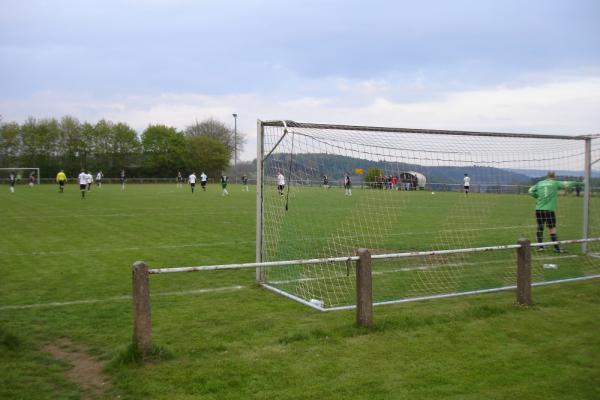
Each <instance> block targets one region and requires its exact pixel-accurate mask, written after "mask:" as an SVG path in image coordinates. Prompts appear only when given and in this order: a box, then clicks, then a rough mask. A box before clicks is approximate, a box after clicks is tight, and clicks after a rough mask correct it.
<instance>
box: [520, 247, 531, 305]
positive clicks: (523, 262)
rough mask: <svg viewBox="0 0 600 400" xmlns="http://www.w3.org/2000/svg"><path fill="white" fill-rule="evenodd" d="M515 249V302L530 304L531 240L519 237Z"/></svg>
mask: <svg viewBox="0 0 600 400" xmlns="http://www.w3.org/2000/svg"><path fill="white" fill-rule="evenodd" d="M517 243H518V244H520V245H521V247H519V248H518V249H517V303H518V304H519V305H522V306H530V305H531V304H532V302H531V242H530V241H529V239H519V240H518V242H517Z"/></svg>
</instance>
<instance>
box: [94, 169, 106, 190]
mask: <svg viewBox="0 0 600 400" xmlns="http://www.w3.org/2000/svg"><path fill="white" fill-rule="evenodd" d="M103 176H104V175H103V174H102V171H98V173H97V174H96V186H98V188H101V187H102V177H103Z"/></svg>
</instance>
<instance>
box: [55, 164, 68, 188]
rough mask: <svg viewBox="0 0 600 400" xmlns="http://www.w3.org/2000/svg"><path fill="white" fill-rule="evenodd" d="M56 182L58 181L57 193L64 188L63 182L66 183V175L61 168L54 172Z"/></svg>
mask: <svg viewBox="0 0 600 400" xmlns="http://www.w3.org/2000/svg"><path fill="white" fill-rule="evenodd" d="M56 183H58V193H62V192H64V190H65V183H67V175H65V171H63V170H62V169H61V170H60V171H59V172H58V174H56Z"/></svg>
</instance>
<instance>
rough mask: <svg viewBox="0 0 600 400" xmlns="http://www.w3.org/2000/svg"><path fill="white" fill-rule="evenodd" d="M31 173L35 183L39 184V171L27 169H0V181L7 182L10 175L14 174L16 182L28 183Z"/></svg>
mask: <svg viewBox="0 0 600 400" xmlns="http://www.w3.org/2000/svg"><path fill="white" fill-rule="evenodd" d="M32 173H33V177H34V178H35V183H36V184H38V185H39V184H40V169H39V168H29V167H14V168H0V180H2V181H7V180H8V177H9V176H10V174H15V177H16V179H17V182H20V183H29V177H30V176H31V174H32Z"/></svg>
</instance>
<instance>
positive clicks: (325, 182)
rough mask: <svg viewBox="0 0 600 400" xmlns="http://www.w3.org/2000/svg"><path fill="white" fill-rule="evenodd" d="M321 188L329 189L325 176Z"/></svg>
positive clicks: (327, 179)
mask: <svg viewBox="0 0 600 400" xmlns="http://www.w3.org/2000/svg"><path fill="white" fill-rule="evenodd" d="M323 187H324V188H325V189H329V178H327V175H323Z"/></svg>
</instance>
